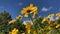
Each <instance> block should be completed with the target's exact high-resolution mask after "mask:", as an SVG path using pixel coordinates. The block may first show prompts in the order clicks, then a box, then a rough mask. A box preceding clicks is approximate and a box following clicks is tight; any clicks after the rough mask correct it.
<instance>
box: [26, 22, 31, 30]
mask: <svg viewBox="0 0 60 34" xmlns="http://www.w3.org/2000/svg"><path fill="white" fill-rule="evenodd" d="M26 28H27V30H30V28H31V26H30V22H29V21H27V22H26Z"/></svg>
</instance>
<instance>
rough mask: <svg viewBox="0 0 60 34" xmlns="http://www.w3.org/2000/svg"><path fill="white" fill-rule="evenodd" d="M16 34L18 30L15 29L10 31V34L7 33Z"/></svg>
mask: <svg viewBox="0 0 60 34" xmlns="http://www.w3.org/2000/svg"><path fill="white" fill-rule="evenodd" d="M17 33H18V29H16V28H14V29H13V30H12V32H9V34H17Z"/></svg>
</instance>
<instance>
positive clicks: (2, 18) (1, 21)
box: [0, 11, 12, 31]
mask: <svg viewBox="0 0 60 34" xmlns="http://www.w3.org/2000/svg"><path fill="white" fill-rule="evenodd" d="M10 20H12V19H11V15H10V14H9V13H8V12H6V11H4V12H1V13H0V31H7V29H8V28H7V27H9V25H8V22H9V21H10Z"/></svg>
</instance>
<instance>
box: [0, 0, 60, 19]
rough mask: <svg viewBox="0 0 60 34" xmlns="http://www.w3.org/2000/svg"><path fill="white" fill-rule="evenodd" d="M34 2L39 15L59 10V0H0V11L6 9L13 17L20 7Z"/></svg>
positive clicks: (13, 17) (17, 13) (42, 15)
mask: <svg viewBox="0 0 60 34" xmlns="http://www.w3.org/2000/svg"><path fill="white" fill-rule="evenodd" d="M31 3H32V4H34V5H35V6H37V7H38V13H39V14H38V15H41V17H44V16H47V15H48V14H51V13H54V14H56V13H57V12H60V0H0V12H3V11H4V10H6V11H7V12H9V13H10V14H11V16H12V19H15V17H16V16H17V15H19V14H20V11H21V10H22V8H24V7H26V6H29V4H31Z"/></svg>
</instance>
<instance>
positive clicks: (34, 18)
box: [6, 4, 60, 34]
mask: <svg viewBox="0 0 60 34" xmlns="http://www.w3.org/2000/svg"><path fill="white" fill-rule="evenodd" d="M37 9H38V8H37V6H34V5H33V4H30V5H29V6H27V7H26V8H23V9H22V10H21V12H20V13H21V15H18V16H17V17H16V19H15V20H11V21H9V22H8V25H9V26H8V27H6V28H7V29H8V34H60V12H59V13H57V14H56V15H55V14H49V15H48V16H47V17H44V18H41V17H40V16H38V11H37ZM22 15H23V16H24V17H27V18H28V17H29V19H30V20H27V21H25V24H24V21H23V19H22V18H24V17H23V16H22ZM53 16H57V17H58V18H59V19H57V20H51V21H50V18H51V17H53Z"/></svg>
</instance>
